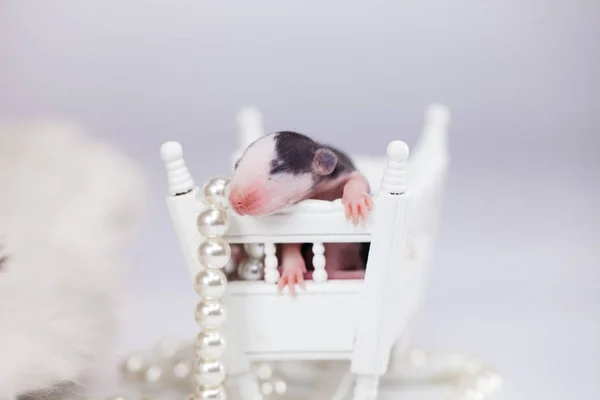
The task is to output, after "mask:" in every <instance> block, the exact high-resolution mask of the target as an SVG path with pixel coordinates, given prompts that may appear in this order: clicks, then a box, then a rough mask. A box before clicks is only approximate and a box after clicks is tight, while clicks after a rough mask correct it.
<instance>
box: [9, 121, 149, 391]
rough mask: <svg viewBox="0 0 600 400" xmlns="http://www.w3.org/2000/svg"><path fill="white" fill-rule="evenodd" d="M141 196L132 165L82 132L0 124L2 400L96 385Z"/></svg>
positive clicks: (106, 352) (113, 332)
mask: <svg viewBox="0 0 600 400" xmlns="http://www.w3.org/2000/svg"><path fill="white" fill-rule="evenodd" d="M143 190H144V188H143V181H142V176H141V174H140V171H139V170H138V168H137V166H136V165H135V164H134V163H132V162H131V161H130V160H129V159H128V158H126V157H125V156H123V155H122V154H119V153H118V152H117V151H116V150H115V149H114V148H112V147H111V146H109V145H108V144H106V143H102V142H100V141H98V140H96V139H93V138H91V137H88V136H85V135H83V134H82V133H80V130H79V129H78V128H76V127H73V126H69V125H62V124H52V123H27V124H14V125H3V126H0V242H2V244H3V246H4V247H5V249H4V250H0V251H2V252H4V253H6V254H7V255H8V256H9V259H8V261H7V262H6V263H5V265H4V266H3V267H2V269H1V270H0V400H4V399H11V398H15V397H16V396H18V395H21V394H25V393H30V392H37V391H40V392H39V393H40V394H44V393H45V394H48V393H49V392H48V391H50V390H52V389H57V388H65V387H66V388H67V389H68V390H70V388H71V386H69V382H71V383H72V384H74V385H75V386H76V390H78V391H79V392H82V393H83V392H88V393H87V394H88V395H89V394H90V393H89V392H90V391H94V390H95V389H96V388H95V387H94V384H95V380H98V379H100V377H103V375H102V373H103V372H104V371H106V370H104V369H103V368H106V364H107V362H108V361H109V359H110V356H111V354H112V351H113V349H114V347H113V345H114V340H115V335H116V331H117V328H118V324H117V321H118V315H119V314H118V309H119V295H120V293H121V290H120V285H121V283H122V273H123V272H124V271H123V265H124V264H123V259H122V257H123V255H122V250H123V249H124V246H125V245H127V244H128V243H129V241H130V239H132V238H133V237H134V236H133V235H134V234H135V232H136V229H137V223H138V217H139V215H140V207H141V205H142V204H141V203H142V193H143ZM113 368H114V367H113ZM33 397H36V396H35V395H34V396H33ZM58 397H59V398H66V397H67V396H66V395H65V394H63V395H59V396H58Z"/></svg>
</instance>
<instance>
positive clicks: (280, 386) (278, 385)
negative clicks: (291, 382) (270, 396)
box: [275, 380, 287, 394]
mask: <svg viewBox="0 0 600 400" xmlns="http://www.w3.org/2000/svg"><path fill="white" fill-rule="evenodd" d="M275 392H276V393H277V394H284V393H285V392H287V383H285V381H282V380H279V381H277V382H275Z"/></svg>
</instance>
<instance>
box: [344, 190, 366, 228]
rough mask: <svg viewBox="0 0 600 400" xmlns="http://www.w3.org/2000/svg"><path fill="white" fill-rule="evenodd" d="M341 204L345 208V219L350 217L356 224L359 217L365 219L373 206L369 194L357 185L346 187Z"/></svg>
mask: <svg viewBox="0 0 600 400" xmlns="http://www.w3.org/2000/svg"><path fill="white" fill-rule="evenodd" d="M342 204H344V208H345V210H346V219H347V220H350V219H352V223H353V224H354V225H358V222H359V219H360V218H361V217H362V219H363V220H366V219H367V216H368V215H369V211H371V208H373V199H371V195H370V194H369V193H367V192H365V191H363V190H362V188H360V187H358V186H350V187H346V190H344V195H343V197H342Z"/></svg>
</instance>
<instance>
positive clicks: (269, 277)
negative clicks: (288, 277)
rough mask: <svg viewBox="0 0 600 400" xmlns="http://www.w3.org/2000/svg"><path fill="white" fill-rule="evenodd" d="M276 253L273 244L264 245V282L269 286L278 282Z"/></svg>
mask: <svg viewBox="0 0 600 400" xmlns="http://www.w3.org/2000/svg"><path fill="white" fill-rule="evenodd" d="M276 251H277V248H276V247H275V243H265V282H267V283H271V284H276V283H277V282H278V281H279V271H277V266H278V265H279V261H278V260H277V255H276V254H275V253H276Z"/></svg>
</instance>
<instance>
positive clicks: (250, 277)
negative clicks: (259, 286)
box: [237, 258, 265, 281]
mask: <svg viewBox="0 0 600 400" xmlns="http://www.w3.org/2000/svg"><path fill="white" fill-rule="evenodd" d="M264 271H265V267H264V264H263V263H262V262H261V261H260V260H256V259H254V258H247V259H245V260H244V261H242V262H241V263H240V265H239V267H238V269H237V274H238V277H239V278H240V279H242V280H245V281H259V280H261V279H263V277H264Z"/></svg>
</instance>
